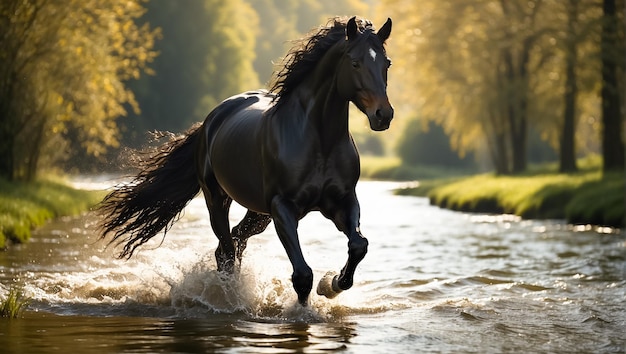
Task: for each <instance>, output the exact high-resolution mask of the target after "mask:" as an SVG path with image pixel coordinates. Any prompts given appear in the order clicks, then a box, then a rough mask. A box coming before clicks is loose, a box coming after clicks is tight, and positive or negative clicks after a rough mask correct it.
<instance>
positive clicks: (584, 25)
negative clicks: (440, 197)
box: [382, 0, 623, 173]
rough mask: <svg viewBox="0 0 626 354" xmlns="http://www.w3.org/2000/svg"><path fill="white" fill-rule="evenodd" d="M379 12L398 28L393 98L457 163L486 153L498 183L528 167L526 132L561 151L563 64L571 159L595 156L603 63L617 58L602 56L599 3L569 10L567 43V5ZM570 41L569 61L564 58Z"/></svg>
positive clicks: (538, 2) (441, 5) (437, 4)
mask: <svg viewBox="0 0 626 354" xmlns="http://www.w3.org/2000/svg"><path fill="white" fill-rule="evenodd" d="M575 1H576V0H575ZM618 2H619V0H618ZM382 3H383V4H384V5H386V7H385V8H387V9H392V10H393V12H394V13H393V14H392V16H394V17H395V18H396V19H397V20H398V21H396V23H398V27H397V30H396V32H395V34H396V35H395V37H394V41H393V42H391V46H392V48H390V52H394V53H396V58H398V59H397V60H395V61H394V66H395V68H394V69H395V71H396V73H397V74H396V75H398V76H399V77H402V80H401V82H400V86H397V87H391V89H392V91H394V92H395V94H396V95H402V97H403V99H402V100H403V101H404V102H405V103H406V105H407V106H409V105H410V106H409V107H407V106H405V107H404V109H406V110H409V111H411V112H414V111H419V112H420V115H421V116H424V117H427V118H428V119H431V120H434V121H436V122H438V123H440V124H441V125H442V126H443V127H444V129H445V131H446V133H447V134H449V135H450V136H451V138H452V140H451V143H452V146H453V147H454V148H455V149H456V150H457V151H459V152H460V153H461V154H463V153H464V152H467V151H475V152H477V153H481V152H482V151H486V152H487V154H488V156H489V159H490V160H491V163H492V165H493V166H494V167H495V169H496V171H497V172H498V173H508V172H521V171H523V170H524V169H525V168H526V167H527V162H526V161H527V160H526V154H527V150H528V146H527V145H528V135H529V131H530V130H531V129H535V130H536V131H540V132H541V135H542V137H543V138H544V139H549V140H550V141H551V143H552V145H553V146H555V147H556V146H558V145H560V144H561V137H562V135H563V124H564V123H563V114H564V106H565V102H564V100H565V91H566V90H567V89H568V88H567V87H566V83H565V81H566V80H565V78H566V76H567V75H566V73H565V70H566V65H565V63H566V61H567V60H568V58H570V59H571V58H572V55H573V56H575V57H576V58H577V60H575V61H574V62H573V63H574V71H575V73H576V76H575V80H576V83H577V87H578V94H579V99H578V100H577V101H574V102H576V103H575V105H576V106H575V109H576V112H575V116H576V117H577V119H576V133H577V135H576V137H577V139H578V141H577V143H578V144H577V145H578V147H579V150H578V153H579V154H580V153H585V152H588V151H589V149H591V151H593V149H596V150H595V151H597V149H598V146H599V144H598V135H599V132H600V124H599V122H600V120H599V115H600V110H599V108H600V104H599V101H598V89H599V87H600V86H601V81H602V78H601V76H600V57H601V56H602V55H613V56H614V57H616V58H622V57H623V56H619V55H620V54H619V53H618V52H610V53H609V52H607V53H604V54H602V55H600V54H601V48H600V46H599V33H600V29H601V26H600V23H601V22H602V11H601V6H600V2H599V1H596V0H579V1H576V3H577V4H578V7H577V10H578V11H577V12H576V14H575V15H576V16H577V17H576V22H575V23H574V24H573V25H572V26H574V27H573V31H574V32H573V33H572V32H571V31H572V27H571V26H570V27H569V28H568V25H569V24H568V21H567V19H568V16H569V13H570V12H571V11H570V10H571V6H570V3H569V2H565V1H557V0H533V1H527V0H511V1H497V0H488V1H483V0H467V1H455V0H443V1H441V0H436V1H435V0H429V1H419V2H408V1H401V0H383V1H382ZM620 3H621V4H622V7H623V2H620ZM618 8H619V6H618ZM620 23H621V25H620V26H621V27H620V28H621V29H620V32H619V33H622V34H623V21H621V22H620ZM400 26H403V28H399V27H400ZM572 41H574V42H575V45H574V48H575V50H576V53H574V54H571V53H567V51H568V50H571V48H572V46H569V45H567V42H572ZM622 41H623V39H622ZM612 43H613V44H614V45H617V44H618V43H619V40H617V38H615V41H614V42H612ZM620 62H622V63H623V60H621V61H620ZM390 82H392V83H393V79H392V78H390ZM622 117H623V113H622ZM618 130H619V129H618Z"/></svg>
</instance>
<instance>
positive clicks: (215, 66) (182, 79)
mask: <svg viewBox="0 0 626 354" xmlns="http://www.w3.org/2000/svg"><path fill="white" fill-rule="evenodd" d="M353 14H358V15H360V16H363V17H366V18H369V19H370V20H372V21H373V22H374V24H375V25H380V24H381V23H383V21H384V20H385V19H386V18H387V17H391V18H392V19H393V23H394V25H393V26H394V27H393V31H392V36H391V39H390V40H389V42H388V45H387V51H388V54H389V56H390V57H391V59H392V61H393V66H392V68H391V69H390V72H389V96H390V100H391V101H392V103H393V104H394V105H395V107H396V118H395V120H394V122H393V123H392V128H391V129H390V130H389V131H388V132H385V133H383V134H376V133H374V132H370V131H369V130H368V129H367V122H366V119H364V118H363V117H362V115H361V114H359V113H357V112H356V111H355V113H356V114H352V116H351V123H350V124H351V130H352V132H353V135H354V136H355V140H356V143H357V145H358V146H359V150H360V151H361V153H362V154H363V155H377V156H398V157H399V158H400V159H401V161H402V163H403V164H405V165H433V166H443V167H445V168H459V169H465V170H472V171H495V172H496V173H497V174H519V173H523V172H525V171H526V170H527V169H528V167H529V164H532V163H541V162H546V161H555V162H558V165H559V170H560V171H561V172H574V171H576V170H577V168H578V166H577V158H579V157H582V156H587V155H590V154H599V155H600V156H602V166H603V169H604V170H605V171H613V170H615V171H623V169H624V142H623V137H624V112H625V111H626V109H625V107H624V105H625V101H626V99H625V98H626V97H625V95H624V93H625V91H624V89H625V88H624V86H625V67H626V59H625V58H626V49H625V35H624V33H625V30H624V28H625V14H626V5H625V4H624V0H421V1H410V0H350V1H343V2H339V1H335V0H317V1H314V0H301V1H297V0H281V1H278V0H276V1H272V0H228V1H226V0H180V1H173V0H150V1H141V0H3V1H2V2H1V3H0V48H2V49H1V51H0V177H1V178H4V179H7V180H32V179H35V178H36V177H37V175H38V174H40V173H41V172H42V171H50V170H61V171H65V172H90V173H93V172H104V171H110V170H114V169H116V168H118V167H119V165H120V163H119V161H118V160H117V158H116V157H117V156H118V155H120V152H121V151H124V150H123V149H124V148H126V147H130V148H137V147H141V146H144V145H145V144H146V143H147V141H148V135H147V134H146V132H148V131H152V130H168V131H172V132H183V131H185V130H186V129H187V128H188V127H190V126H191V124H193V123H194V122H197V121H201V120H203V119H204V117H205V116H206V115H207V114H208V112H209V111H210V110H211V109H212V108H213V107H214V106H215V105H216V104H217V103H219V102H220V101H222V100H223V99H225V98H227V97H228V96H230V95H233V94H236V93H239V92H242V91H247V90H252V89H257V88H262V87H267V83H268V81H269V80H271V74H272V72H273V71H274V70H275V68H276V65H278V64H279V63H280V58H281V56H283V55H284V54H285V53H286V51H287V50H288V48H289V47H290V40H294V39H297V38H299V37H301V36H302V35H303V34H304V33H306V32H307V31H308V30H309V29H311V28H313V27H316V26H319V25H321V24H325V23H326V22H327V21H328V19H329V18H330V17H332V16H335V15H353Z"/></svg>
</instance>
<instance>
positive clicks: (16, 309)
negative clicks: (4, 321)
mask: <svg viewBox="0 0 626 354" xmlns="http://www.w3.org/2000/svg"><path fill="white" fill-rule="evenodd" d="M29 302H30V299H29V298H27V297H25V296H24V295H23V294H22V292H21V291H20V290H17V289H14V288H11V290H9V293H8V294H7V296H6V298H5V299H3V300H0V317H6V318H17V317H19V315H20V313H21V312H22V311H23V310H24V309H25V308H26V306H28V303H29Z"/></svg>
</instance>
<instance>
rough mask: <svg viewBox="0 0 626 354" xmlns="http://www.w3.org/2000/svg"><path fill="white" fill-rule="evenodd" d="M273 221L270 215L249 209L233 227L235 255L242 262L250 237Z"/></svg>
mask: <svg viewBox="0 0 626 354" xmlns="http://www.w3.org/2000/svg"><path fill="white" fill-rule="evenodd" d="M270 221H272V217H271V216H270V215H265V214H259V213H256V212H254V211H251V210H248V212H247V213H246V215H245V216H244V217H243V219H242V220H241V221H240V222H239V224H237V226H235V227H234V228H233V231H232V234H231V235H232V239H233V242H234V244H235V256H237V259H238V260H239V264H241V259H242V258H243V251H244V250H245V249H246V245H247V243H248V238H250V237H251V236H254V235H256V234H259V233H261V232H263V231H264V230H265V229H266V228H267V225H269V223H270Z"/></svg>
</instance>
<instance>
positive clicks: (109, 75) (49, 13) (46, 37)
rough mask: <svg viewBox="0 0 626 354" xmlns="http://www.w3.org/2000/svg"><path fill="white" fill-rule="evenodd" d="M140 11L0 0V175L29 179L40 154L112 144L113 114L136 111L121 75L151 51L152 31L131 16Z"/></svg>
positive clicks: (91, 1) (115, 5) (74, 2)
mask: <svg viewBox="0 0 626 354" xmlns="http://www.w3.org/2000/svg"><path fill="white" fill-rule="evenodd" d="M143 11H144V10H143V7H142V6H141V4H140V1H139V0H137V1H125V0H112V1H108V0H85V1H83V0H58V1H45V0H7V1H3V2H2V3H1V4H0V33H2V36H1V37H0V46H1V47H2V48H3V51H2V52H1V53H0V62H1V64H2V65H0V66H1V68H0V119H1V124H0V142H1V143H0V161H2V162H0V176H2V177H4V178H7V179H15V178H19V179H26V180H29V179H32V178H34V177H35V175H36V173H37V171H38V165H39V161H40V159H41V158H42V157H43V156H51V155H53V154H58V152H59V150H65V149H66V148H67V147H68V146H73V147H74V150H73V152H80V151H84V152H85V153H86V154H89V155H92V156H98V155H101V154H102V153H103V152H104V151H105V150H106V148H107V147H108V146H116V145H117V144H118V140H117V138H118V130H117V125H116V122H115V120H116V119H117V117H119V116H121V115H124V114H126V110H127V105H128V106H130V107H132V108H134V109H137V105H136V102H135V99H134V95H133V93H132V92H131V91H130V90H129V89H128V88H127V87H126V85H125V81H127V80H129V79H131V78H138V77H139V75H140V72H141V70H142V69H143V68H144V67H145V66H146V64H147V63H148V62H149V61H150V60H152V59H153V58H154V56H155V53H154V52H153V51H152V45H153V39H154V37H155V35H156V34H157V33H156V32H155V31H153V30H150V28H149V27H148V26H147V25H144V26H142V27H138V26H137V25H136V24H135V22H134V20H135V19H136V18H138V17H139V16H141V15H142V14H143ZM52 141H56V143H57V144H56V146H51V145H50V142H52ZM46 148H48V149H46ZM65 152H66V153H69V152H70V151H65Z"/></svg>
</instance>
